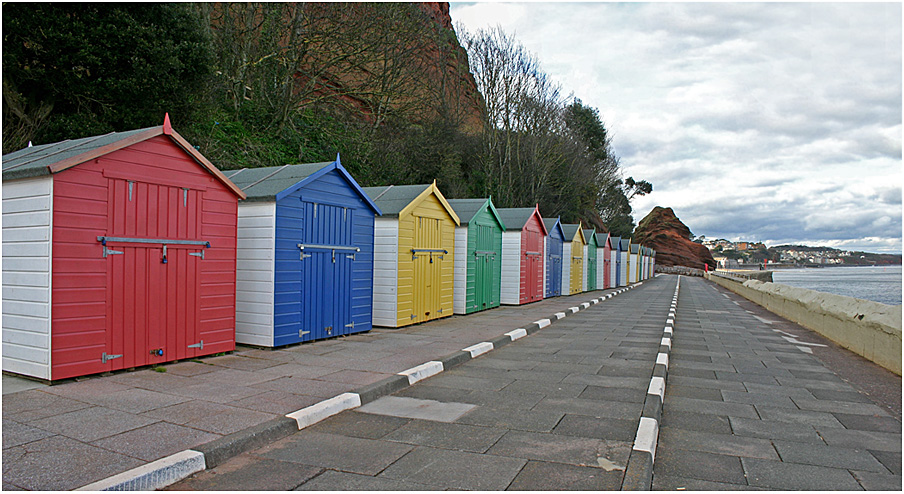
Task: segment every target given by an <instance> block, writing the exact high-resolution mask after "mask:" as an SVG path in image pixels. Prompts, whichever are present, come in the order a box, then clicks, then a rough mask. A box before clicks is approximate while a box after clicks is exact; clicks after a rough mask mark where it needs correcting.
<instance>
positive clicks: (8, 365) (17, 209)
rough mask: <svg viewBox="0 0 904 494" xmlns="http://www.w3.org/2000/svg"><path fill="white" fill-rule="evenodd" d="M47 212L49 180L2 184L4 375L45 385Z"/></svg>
mask: <svg viewBox="0 0 904 494" xmlns="http://www.w3.org/2000/svg"><path fill="white" fill-rule="evenodd" d="M52 211H53V178H52V177H42V178H37V179H26V180H15V181H8V182H4V183H3V370H5V371H9V372H15V373H19V374H26V375H29V376H34V377H37V378H40V379H50V294H51V291H50V288H51V287H50V281H51V245H52V244H51V233H52V231H53V229H52V222H53V215H52ZM98 245H99V244H98ZM98 254H100V247H98Z"/></svg>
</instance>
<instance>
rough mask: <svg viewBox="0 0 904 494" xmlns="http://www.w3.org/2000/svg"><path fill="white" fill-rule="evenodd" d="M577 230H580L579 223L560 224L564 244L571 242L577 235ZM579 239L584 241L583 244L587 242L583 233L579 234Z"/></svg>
mask: <svg viewBox="0 0 904 494" xmlns="http://www.w3.org/2000/svg"><path fill="white" fill-rule="evenodd" d="M579 230H581V224H580V223H563V224H562V231H564V232H565V241H566V242H571V241H573V240H574V237H575V235H577V233H578V231H579ZM581 239H582V240H584V242H585V243H586V242H587V239H585V238H584V232H581Z"/></svg>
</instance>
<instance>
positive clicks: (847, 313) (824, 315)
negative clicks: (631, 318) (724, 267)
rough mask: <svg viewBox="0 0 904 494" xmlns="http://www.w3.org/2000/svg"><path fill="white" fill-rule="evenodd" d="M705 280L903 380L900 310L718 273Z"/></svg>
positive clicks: (866, 301) (895, 307)
mask: <svg viewBox="0 0 904 494" xmlns="http://www.w3.org/2000/svg"><path fill="white" fill-rule="evenodd" d="M706 278H707V279H708V280H710V281H713V282H714V283H716V284H718V285H721V286H723V287H725V288H727V289H729V290H731V291H733V292H735V293H737V294H738V295H741V296H742V297H744V298H746V299H748V300H750V301H752V302H754V303H756V304H758V305H760V306H762V307H763V308H765V309H766V310H768V311H770V312H772V313H775V314H777V315H779V316H781V317H784V318H785V319H788V320H790V321H793V322H795V323H797V324H800V325H801V326H803V327H805V328H807V329H810V330H813V331H816V332H817V333H819V334H821V335H823V336H825V337H826V338H828V339H830V340H832V341H834V342H835V343H837V344H839V345H841V346H842V347H844V348H847V349H848V350H851V351H852V352H854V353H856V354H858V355H860V356H862V357H864V358H866V359H868V360H870V361H872V362H875V363H876V364H878V365H881V366H882V367H885V368H886V369H888V370H890V371H892V372H894V373H895V374H897V375H899V376H900V375H901V307H899V306H894V305H885V304H880V303H878V302H872V301H869V300H860V299H857V298H852V297H844V296H841V295H834V294H831V293H822V292H817V291H814V290H807V289H805V288H796V287H792V286H788V285H782V284H779V283H765V282H762V281H757V280H748V281H743V282H742V281H741V280H739V279H736V278H730V277H726V276H723V275H719V274H717V273H707V275H706Z"/></svg>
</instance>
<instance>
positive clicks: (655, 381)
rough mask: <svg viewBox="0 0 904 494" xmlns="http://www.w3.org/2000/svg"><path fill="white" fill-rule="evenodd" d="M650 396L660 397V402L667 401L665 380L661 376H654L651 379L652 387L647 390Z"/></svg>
mask: <svg viewBox="0 0 904 494" xmlns="http://www.w3.org/2000/svg"><path fill="white" fill-rule="evenodd" d="M647 394H648V395H659V399H660V400H664V399H665V379H663V378H661V377H659V376H653V378H652V379H650V387H649V388H647Z"/></svg>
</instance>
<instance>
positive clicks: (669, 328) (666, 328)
mask: <svg viewBox="0 0 904 494" xmlns="http://www.w3.org/2000/svg"><path fill="white" fill-rule="evenodd" d="M664 331H665V332H666V333H668V334H672V327H671V326H666V327H665V330H664Z"/></svg>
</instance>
